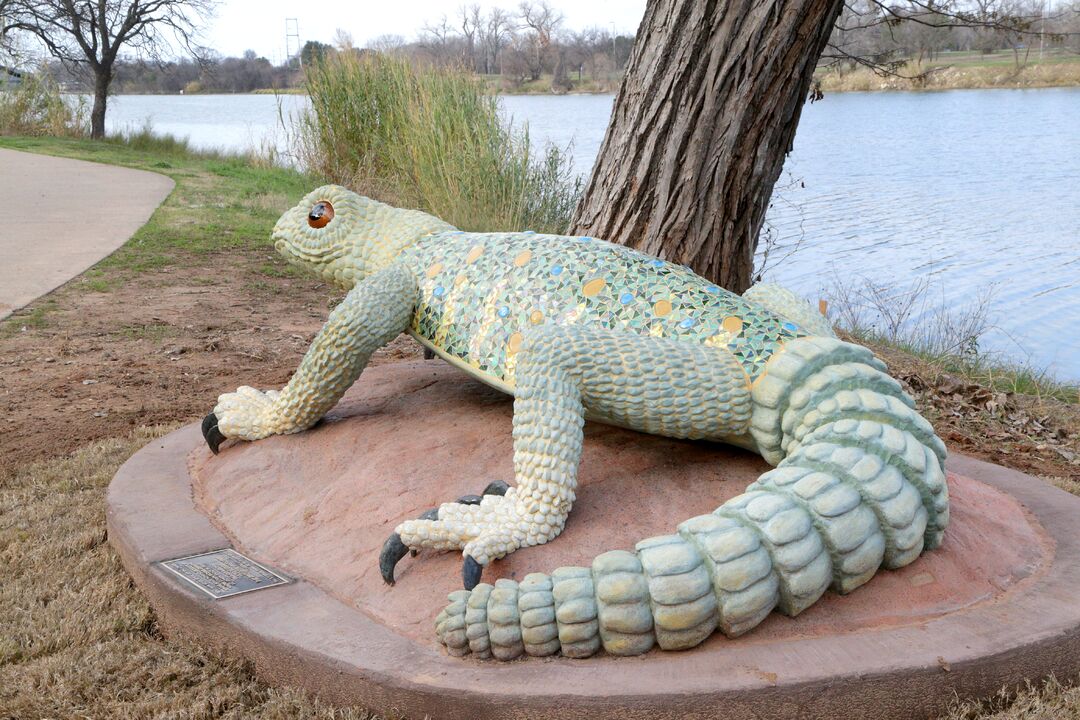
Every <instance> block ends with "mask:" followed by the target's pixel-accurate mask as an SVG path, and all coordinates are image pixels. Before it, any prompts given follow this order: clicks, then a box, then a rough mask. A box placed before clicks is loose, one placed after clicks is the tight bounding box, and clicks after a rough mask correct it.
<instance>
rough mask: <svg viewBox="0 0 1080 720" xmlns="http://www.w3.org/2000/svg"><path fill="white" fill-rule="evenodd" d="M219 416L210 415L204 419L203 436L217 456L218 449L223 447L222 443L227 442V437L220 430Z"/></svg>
mask: <svg viewBox="0 0 1080 720" xmlns="http://www.w3.org/2000/svg"><path fill="white" fill-rule="evenodd" d="M217 425H218V419H217V415H215V414H214V413H210V414H209V415H207V416H206V417H204V418H203V421H202V436H203V439H204V440H206V444H207V445H209V446H210V451H211V452H213V453H214V454H215V455H217V454H218V448H219V447H221V443H223V442H225V436H224V435H222V434H221V431H220V430H218V426H217Z"/></svg>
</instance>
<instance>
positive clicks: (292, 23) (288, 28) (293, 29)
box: [285, 18, 304, 67]
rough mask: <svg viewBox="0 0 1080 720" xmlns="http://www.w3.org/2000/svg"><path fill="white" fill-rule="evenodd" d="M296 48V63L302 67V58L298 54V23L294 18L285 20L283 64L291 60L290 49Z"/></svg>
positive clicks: (291, 53)
mask: <svg viewBox="0 0 1080 720" xmlns="http://www.w3.org/2000/svg"><path fill="white" fill-rule="evenodd" d="M293 45H295V46H296V52H295V55H296V62H297V64H298V65H299V66H300V67H304V57H303V55H301V53H300V22H299V21H298V20H297V19H296V18H285V63H286V64H288V63H289V61H290V60H292V58H293V52H292V50H291V48H292V47H293Z"/></svg>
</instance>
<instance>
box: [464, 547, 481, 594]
mask: <svg viewBox="0 0 1080 720" xmlns="http://www.w3.org/2000/svg"><path fill="white" fill-rule="evenodd" d="M483 573H484V566H483V565H481V564H480V563H478V562H476V561H475V560H473V559H472V558H471V557H469V556H468V555H466V556H465V564H464V565H462V566H461V580H462V582H463V583H465V589H466V590H472V589H473V588H474V587H476V586H477V584H478V583H479V582H480V576H481V575H483Z"/></svg>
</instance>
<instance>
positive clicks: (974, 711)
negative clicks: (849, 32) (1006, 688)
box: [942, 677, 1080, 720]
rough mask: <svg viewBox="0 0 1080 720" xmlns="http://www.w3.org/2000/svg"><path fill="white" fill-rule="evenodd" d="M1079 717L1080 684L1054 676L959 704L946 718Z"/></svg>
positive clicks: (1022, 719) (1060, 719) (1065, 719)
mask: <svg viewBox="0 0 1080 720" xmlns="http://www.w3.org/2000/svg"><path fill="white" fill-rule="evenodd" d="M1070 718H1071V719H1072V720H1078V719H1080V687H1077V686H1071V687H1070V686H1067V685H1062V684H1061V683H1059V682H1058V681H1057V679H1056V678H1053V677H1051V678H1050V679H1049V680H1047V681H1046V682H1044V683H1041V684H1039V685H1029V686H1028V687H1026V688H1025V689H1024V690H1023V691H1022V692H1019V693H1009V692H1002V693H1000V694H999V695H997V696H996V697H994V698H991V699H990V700H986V701H983V702H978V703H975V702H970V703H959V704H957V705H956V706H955V707H954V708H953V710H952V711H951V712H950V713H948V714H947V715H946V716H945V717H944V718H942V720H1070Z"/></svg>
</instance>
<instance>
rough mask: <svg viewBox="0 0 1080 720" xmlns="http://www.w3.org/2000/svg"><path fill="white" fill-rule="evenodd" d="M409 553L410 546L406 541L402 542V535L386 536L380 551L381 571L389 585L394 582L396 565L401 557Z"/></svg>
mask: <svg viewBox="0 0 1080 720" xmlns="http://www.w3.org/2000/svg"><path fill="white" fill-rule="evenodd" d="M408 554H409V548H408V547H407V546H406V545H405V543H403V542H401V536H400V535H398V534H397V533H394V534H392V535H391V536H390V537H388V538H386V542H384V543H383V546H382V552H381V553H379V572H381V573H382V579H383V580H385V581H386V584H387V585H393V584H394V567H395V566H396V565H397V564H398V561H399V560H401V558H403V557H405V556H406V555H408Z"/></svg>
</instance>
